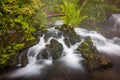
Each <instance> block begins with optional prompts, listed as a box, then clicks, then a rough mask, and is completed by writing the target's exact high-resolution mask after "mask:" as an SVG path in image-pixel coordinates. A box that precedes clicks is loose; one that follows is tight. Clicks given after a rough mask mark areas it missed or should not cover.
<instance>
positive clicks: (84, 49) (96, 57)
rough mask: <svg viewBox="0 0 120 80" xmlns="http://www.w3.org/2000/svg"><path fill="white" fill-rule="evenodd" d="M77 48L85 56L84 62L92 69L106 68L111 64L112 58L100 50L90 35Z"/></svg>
mask: <svg viewBox="0 0 120 80" xmlns="http://www.w3.org/2000/svg"><path fill="white" fill-rule="evenodd" d="M77 50H79V51H80V52H81V54H82V56H83V57H84V58H85V60H84V63H85V64H86V65H87V68H88V69H89V70H90V71H93V70H97V69H104V68H108V67H110V66H111V62H110V60H108V59H107V58H106V57H105V56H104V55H102V54H100V53H99V52H98V50H97V48H96V47H95V46H94V45H93V42H92V40H91V38H90V37H86V38H85V41H84V42H83V43H82V44H81V45H80V46H79V47H78V49H77Z"/></svg>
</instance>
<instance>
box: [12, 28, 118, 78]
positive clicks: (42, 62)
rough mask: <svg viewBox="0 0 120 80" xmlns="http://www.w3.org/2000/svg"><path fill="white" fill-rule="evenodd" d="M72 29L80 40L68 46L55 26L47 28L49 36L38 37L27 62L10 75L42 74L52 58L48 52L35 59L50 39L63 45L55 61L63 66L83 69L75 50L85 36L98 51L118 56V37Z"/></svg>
mask: <svg viewBox="0 0 120 80" xmlns="http://www.w3.org/2000/svg"><path fill="white" fill-rule="evenodd" d="M74 30H75V32H76V33H77V34H78V35H80V38H81V41H80V42H77V43H75V44H73V45H70V47H68V46H67V45H66V44H65V41H64V39H65V36H64V35H63V34H60V35H59V30H56V29H55V28H51V29H49V33H50V36H48V37H46V36H45V34H44V35H43V36H42V37H40V41H39V43H38V44H36V45H34V46H32V47H31V48H29V50H28V54H27V57H28V64H27V65H26V66H25V67H23V68H20V69H18V70H16V71H14V72H13V73H12V74H10V77H11V78H13V77H21V76H25V77H30V76H37V75H40V74H42V72H43V71H44V68H46V67H48V66H52V64H54V63H53V61H54V60H52V56H51V55H50V54H49V52H48V59H42V58H41V57H40V58H39V59H37V56H41V54H42V50H43V49H46V45H48V44H50V41H51V40H52V39H55V40H56V41H57V42H59V43H60V44H61V45H62V47H63V52H62V55H61V57H60V58H58V59H57V60H55V61H56V62H58V63H59V62H61V63H63V64H64V65H65V66H67V67H69V68H72V69H79V70H81V71H82V70H84V68H83V66H82V61H83V60H84V58H82V56H81V54H80V52H79V51H77V48H78V46H79V45H80V44H81V43H82V42H84V39H85V37H87V36H90V37H91V39H92V41H93V43H94V46H96V47H97V49H98V51H99V52H101V53H106V54H108V55H117V56H120V38H118V37H114V38H113V39H107V38H105V37H104V36H103V35H101V34H100V33H98V32H96V31H88V30H86V29H83V28H74ZM46 35H47V34H46ZM45 38H46V39H45ZM77 53H79V54H77Z"/></svg>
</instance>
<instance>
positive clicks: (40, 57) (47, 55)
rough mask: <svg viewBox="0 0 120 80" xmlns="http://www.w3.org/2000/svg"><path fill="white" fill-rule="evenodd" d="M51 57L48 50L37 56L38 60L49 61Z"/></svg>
mask: <svg viewBox="0 0 120 80" xmlns="http://www.w3.org/2000/svg"><path fill="white" fill-rule="evenodd" d="M49 57H50V55H49V53H48V51H47V49H43V50H42V51H41V52H40V53H39V54H38V56H37V59H38V60H39V59H48V58H49Z"/></svg>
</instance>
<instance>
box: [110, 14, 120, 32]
mask: <svg viewBox="0 0 120 80" xmlns="http://www.w3.org/2000/svg"><path fill="white" fill-rule="evenodd" d="M109 24H110V26H111V27H113V30H114V31H120V14H112V16H111V17H110V19H109Z"/></svg>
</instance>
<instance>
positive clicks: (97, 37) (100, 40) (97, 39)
mask: <svg viewBox="0 0 120 80" xmlns="http://www.w3.org/2000/svg"><path fill="white" fill-rule="evenodd" d="M75 31H76V33H77V34H78V35H80V36H82V37H83V38H85V37H87V36H90V37H91V39H92V41H93V43H94V45H95V46H96V47H97V49H98V51H99V52H101V53H106V54H108V55H111V54H112V55H117V56H120V45H119V43H120V38H118V37H114V38H113V39H107V38H105V37H104V36H103V35H101V34H100V33H97V32H96V31H88V30H86V29H81V28H75Z"/></svg>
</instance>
